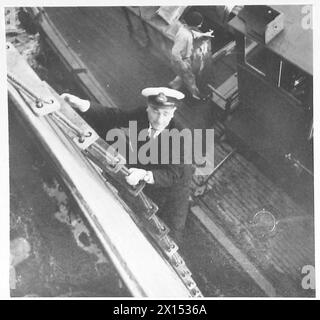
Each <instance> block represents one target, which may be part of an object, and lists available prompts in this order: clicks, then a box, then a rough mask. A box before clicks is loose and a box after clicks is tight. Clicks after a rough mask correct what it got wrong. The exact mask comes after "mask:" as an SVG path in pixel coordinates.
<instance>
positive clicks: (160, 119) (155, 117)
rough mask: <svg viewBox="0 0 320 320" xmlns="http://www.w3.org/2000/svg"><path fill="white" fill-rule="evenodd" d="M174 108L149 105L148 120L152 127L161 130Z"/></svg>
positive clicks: (171, 115) (171, 116) (165, 125)
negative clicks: (158, 107) (159, 107)
mask: <svg viewBox="0 0 320 320" xmlns="http://www.w3.org/2000/svg"><path fill="white" fill-rule="evenodd" d="M175 111H176V108H163V109H154V108H152V107H151V106H148V107H147V113H148V118H149V122H150V124H151V126H152V128H153V129H155V130H163V129H164V128H166V127H167V126H168V124H169V122H170V121H171V119H172V118H173V116H174V112H175Z"/></svg>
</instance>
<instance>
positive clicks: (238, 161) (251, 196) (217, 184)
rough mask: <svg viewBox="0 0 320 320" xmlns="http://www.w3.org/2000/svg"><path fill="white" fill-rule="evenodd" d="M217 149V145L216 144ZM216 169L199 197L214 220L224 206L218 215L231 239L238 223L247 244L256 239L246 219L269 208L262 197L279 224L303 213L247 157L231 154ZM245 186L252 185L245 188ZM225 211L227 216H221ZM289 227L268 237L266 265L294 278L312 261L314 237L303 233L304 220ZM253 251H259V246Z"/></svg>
mask: <svg viewBox="0 0 320 320" xmlns="http://www.w3.org/2000/svg"><path fill="white" fill-rule="evenodd" d="M217 149H219V148H218V147H217V145H216V150H217ZM248 169H249V170H248ZM250 169H251V170H250ZM218 171H219V172H218ZM218 171H217V173H216V175H215V176H214V177H213V178H212V179H211V181H210V183H211V186H212V188H213V189H212V190H211V191H209V192H208V193H207V194H206V195H204V196H203V199H202V200H203V201H204V202H205V203H206V205H207V206H208V207H209V208H211V212H213V213H212V215H211V218H212V219H213V220H215V219H216V217H215V214H214V213H216V212H217V207H220V208H221V207H223V208H225V211H224V212H222V215H221V210H220V216H219V217H220V219H221V218H222V219H223V218H224V217H225V219H226V221H228V222H227V224H226V225H225V226H226V227H227V228H229V232H230V233H233V238H235V239H237V236H236V235H235V234H234V232H235V231H234V229H233V230H232V227H233V228H234V227H236V228H237V227H240V226H241V228H243V230H245V231H247V232H248V235H249V236H250V235H251V236H250V238H249V239H248V238H247V241H248V243H250V242H251V244H252V243H253V242H252V241H253V240H255V241H258V239H255V238H254V236H253V235H252V232H251V231H250V228H248V227H247V226H250V224H249V221H250V219H251V218H252V217H253V215H254V213H255V212H257V211H259V210H261V209H262V208H263V207H264V208H266V209H268V203H266V201H265V199H271V200H268V201H269V202H270V205H271V206H272V207H274V208H275V210H276V211H278V212H280V215H279V216H278V220H279V221H280V224H281V221H282V220H281V219H292V217H296V216H298V217H299V216H301V215H303V216H305V215H306V213H305V212H304V211H303V210H302V209H301V208H299V207H298V206H297V205H295V204H294V203H293V201H292V200H290V198H289V197H288V196H286V195H285V194H284V193H283V192H282V191H281V190H280V189H278V188H276V187H275V186H274V185H272V183H271V182H270V181H268V179H267V178H266V177H264V176H263V175H262V174H261V173H260V172H258V171H256V169H255V168H254V167H253V166H252V164H249V163H246V160H245V159H244V158H242V157H241V156H239V155H238V154H236V155H235V156H234V157H231V158H230V159H229V160H228V163H226V164H225V165H224V166H223V167H221V169H219V170H218ZM250 171H251V172H250ZM231 182H232V183H231ZM248 185H251V186H253V188H250V189H248ZM272 187H273V188H272ZM288 205H289V210H288ZM271 211H272V210H271ZM227 212H228V213H227ZM248 213H249V214H248ZM226 214H227V216H224V215H226ZM289 221H290V220H289ZM232 224H233V225H232ZM291 229H292V230H290V232H291V233H290V234H289V233H288V232H287V233H283V232H282V233H281V232H280V233H279V234H276V236H275V237H273V238H272V239H271V240H270V243H269V248H268V253H269V254H270V258H269V264H270V263H273V264H274V265H275V266H276V268H277V269H282V270H285V271H286V272H287V273H289V274H290V276H291V277H292V278H293V279H295V280H297V279H300V277H301V267H302V266H303V265H306V264H313V257H312V256H313V250H312V243H313V237H312V236H311V237H310V238H309V237H308V236H307V235H306V232H307V230H306V229H305V228H304V224H303V221H299V220H297V221H295V224H294V226H293V228H291ZM311 231H312V230H311ZM310 245H311V246H310ZM253 248H254V245H253ZM305 248H309V249H305ZM256 250H258V251H259V248H256Z"/></svg>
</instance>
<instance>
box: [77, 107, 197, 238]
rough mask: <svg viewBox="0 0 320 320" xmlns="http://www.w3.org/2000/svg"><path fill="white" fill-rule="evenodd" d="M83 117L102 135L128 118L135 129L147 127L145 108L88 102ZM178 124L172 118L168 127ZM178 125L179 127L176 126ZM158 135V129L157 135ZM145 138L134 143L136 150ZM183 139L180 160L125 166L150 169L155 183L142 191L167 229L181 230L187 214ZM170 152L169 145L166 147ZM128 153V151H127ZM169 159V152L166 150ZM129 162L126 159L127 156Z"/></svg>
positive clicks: (188, 173)
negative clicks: (135, 125)
mask: <svg viewBox="0 0 320 320" xmlns="http://www.w3.org/2000/svg"><path fill="white" fill-rule="evenodd" d="M83 116H84V118H85V119H86V121H87V122H88V123H89V124H90V125H91V126H92V127H93V128H94V129H95V130H96V131H97V133H98V134H99V135H100V136H101V137H102V138H104V139H105V137H106V133H107V131H108V130H110V129H112V128H120V127H124V128H128V127H129V121H130V120H132V121H133V120H136V121H137V132H138V134H139V131H140V130H142V129H147V128H149V120H148V115H147V112H146V108H139V109H135V110H131V111H121V110H119V109H113V108H107V107H104V106H101V105H98V104H93V103H92V104H91V106H90V109H89V110H88V111H86V112H85V113H84V114H83ZM173 128H177V127H176V125H175V123H174V120H173V119H172V120H171V122H170V123H169V125H168V127H167V129H173ZM177 129H179V128H177ZM158 139H161V133H160V135H159V137H158ZM144 143H145V142H139V141H138V143H137V147H138V150H139V148H140V147H141V145H143V144H144ZM158 146H159V148H158V159H159V160H160V159H161V149H160V146H161V143H160V142H159V143H158ZM183 151H184V150H183V143H181V149H180V155H181V157H180V163H179V164H171V163H170V162H169V164H161V163H160V162H158V163H157V164H140V163H139V159H138V163H137V164H132V165H130V164H129V165H128V167H135V168H143V169H145V170H148V171H151V172H152V173H153V177H154V184H147V186H146V187H145V189H144V190H145V192H146V194H147V195H148V196H150V198H151V199H152V200H153V201H154V202H155V203H157V205H158V206H159V212H158V214H159V216H160V217H161V218H163V220H164V221H165V222H166V223H167V224H168V226H169V227H170V229H171V230H172V231H173V232H174V233H175V232H178V233H179V232H181V231H182V230H183V228H184V225H185V221H186V217H187V214H188V210H189V208H188V198H189V195H190V181H191V179H192V174H193V166H192V165H191V164H184V163H183V154H184V153H183ZM169 152H170V148H169ZM127 155H128V152H127ZM169 159H170V160H171V154H169ZM127 163H128V159H127Z"/></svg>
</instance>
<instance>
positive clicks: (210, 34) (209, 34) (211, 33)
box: [203, 29, 214, 38]
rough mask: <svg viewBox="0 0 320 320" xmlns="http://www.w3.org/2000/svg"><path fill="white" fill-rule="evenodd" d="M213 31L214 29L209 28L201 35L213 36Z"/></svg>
mask: <svg viewBox="0 0 320 320" xmlns="http://www.w3.org/2000/svg"><path fill="white" fill-rule="evenodd" d="M213 32H214V31H213V30H211V29H210V30H209V31H208V32H205V33H203V36H204V37H211V38H214V35H213Z"/></svg>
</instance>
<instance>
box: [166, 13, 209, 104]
mask: <svg viewBox="0 0 320 320" xmlns="http://www.w3.org/2000/svg"><path fill="white" fill-rule="evenodd" d="M185 22H186V24H183V25H181V27H180V28H179V30H178V32H177V34H176V36H175V39H174V44H173V47H172V57H171V64H172V67H173V69H174V71H175V73H176V74H177V76H176V77H175V78H174V79H173V80H172V81H171V82H170V83H169V86H170V87H171V88H173V89H176V90H179V89H180V88H181V87H182V85H183V84H184V85H185V86H186V87H187V89H188V91H189V92H190V93H191V95H192V97H193V98H195V99H197V100H203V99H204V98H205V97H206V96H205V95H203V94H201V93H200V91H199V89H198V87H197V84H196V75H198V74H199V73H200V71H201V70H202V68H203V58H204V55H205V54H206V52H203V48H204V46H203V38H204V37H214V36H213V35H212V33H213V31H212V30H210V31H208V32H206V33H202V32H201V31H200V30H199V28H200V27H201V25H202V23H203V17H202V15H201V14H200V13H199V12H196V11H194V12H191V13H188V14H187V15H186V17H185Z"/></svg>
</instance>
